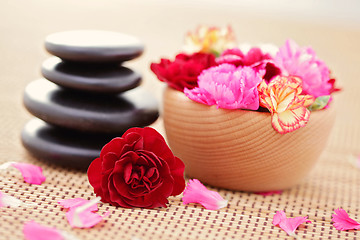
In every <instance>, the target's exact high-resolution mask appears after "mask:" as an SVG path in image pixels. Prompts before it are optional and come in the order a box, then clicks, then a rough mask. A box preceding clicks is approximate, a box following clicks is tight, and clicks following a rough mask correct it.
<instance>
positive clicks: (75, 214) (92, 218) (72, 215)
mask: <svg viewBox="0 0 360 240" xmlns="http://www.w3.org/2000/svg"><path fill="white" fill-rule="evenodd" d="M99 201H100V197H97V198H95V199H93V200H91V201H89V202H87V203H85V204H84V205H81V206H78V207H72V208H70V210H69V211H68V212H67V213H66V218H67V219H68V222H69V223H70V225H71V227H73V228H91V227H93V226H95V225H96V224H98V223H99V222H100V221H102V220H103V218H104V217H106V216H108V215H109V214H110V212H106V213H105V214H104V215H103V216H100V215H99V214H97V213H94V212H92V211H91V209H92V208H93V205H94V204H97V203H98V202H99Z"/></svg>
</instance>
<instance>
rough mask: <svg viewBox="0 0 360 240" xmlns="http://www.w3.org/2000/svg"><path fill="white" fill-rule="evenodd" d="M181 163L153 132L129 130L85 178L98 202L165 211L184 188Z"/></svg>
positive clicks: (105, 150) (107, 148)
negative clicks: (171, 199)
mask: <svg viewBox="0 0 360 240" xmlns="http://www.w3.org/2000/svg"><path fill="white" fill-rule="evenodd" d="M184 168H185V166H184V163H183V162H182V161H181V160H180V159H179V158H177V157H175V156H174V155H173V153H172V152H171V150H170V148H169V147H168V146H167V144H166V142H165V140H164V138H163V137H162V136H161V135H160V134H159V133H158V132H157V131H156V130H155V129H153V128H149V127H146V128H131V129H129V130H127V131H126V132H125V133H124V135H123V136H122V137H118V138H114V139H113V140H111V141H110V142H109V143H107V144H106V145H105V146H104V147H103V149H102V150H101V153H100V157H99V158H97V159H95V160H94V161H93V162H92V163H91V164H90V166H89V169H88V178H89V182H90V184H91V185H92V186H93V188H94V192H95V194H96V195H97V196H101V201H102V202H107V203H110V204H112V205H115V206H121V207H127V208H131V207H144V208H156V207H166V204H167V203H168V200H167V198H168V197H169V196H170V195H171V196H176V195H178V194H180V193H182V192H183V190H184V188H185V180H184Z"/></svg>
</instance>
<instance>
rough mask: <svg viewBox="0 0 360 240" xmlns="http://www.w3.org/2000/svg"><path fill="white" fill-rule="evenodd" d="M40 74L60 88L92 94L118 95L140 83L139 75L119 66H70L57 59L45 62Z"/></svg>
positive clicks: (70, 64)
mask: <svg viewBox="0 0 360 240" xmlns="http://www.w3.org/2000/svg"><path fill="white" fill-rule="evenodd" d="M41 73H42V75H43V76H44V77H45V78H46V79H48V80H50V81H52V82H53V83H56V84H57V85H60V86H62V87H66V88H71V89H77V90H81V91H89V92H92V93H120V92H124V91H127V90H130V89H132V88H135V87H137V86H139V84H140V83H141V75H140V74H139V73H137V72H134V71H133V70H130V69H129V68H126V67H123V66H120V65H110V66H108V65H88V64H85V65H83V64H72V63H69V62H64V61H61V59H60V58H58V57H51V58H49V59H47V60H45V61H44V62H43V64H42V67H41Z"/></svg>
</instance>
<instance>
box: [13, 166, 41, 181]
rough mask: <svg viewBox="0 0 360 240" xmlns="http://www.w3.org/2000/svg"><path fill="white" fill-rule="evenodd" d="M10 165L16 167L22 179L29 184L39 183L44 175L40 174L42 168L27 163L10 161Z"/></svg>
mask: <svg viewBox="0 0 360 240" xmlns="http://www.w3.org/2000/svg"><path fill="white" fill-rule="evenodd" d="M11 166H13V167H15V168H17V169H18V170H19V171H20V172H21V174H22V176H23V178H24V181H25V182H27V183H30V184H36V185H41V184H42V183H43V182H44V181H45V179H46V177H45V176H44V175H43V174H42V168H41V167H39V166H36V165H33V164H29V163H17V162H15V163H12V164H11Z"/></svg>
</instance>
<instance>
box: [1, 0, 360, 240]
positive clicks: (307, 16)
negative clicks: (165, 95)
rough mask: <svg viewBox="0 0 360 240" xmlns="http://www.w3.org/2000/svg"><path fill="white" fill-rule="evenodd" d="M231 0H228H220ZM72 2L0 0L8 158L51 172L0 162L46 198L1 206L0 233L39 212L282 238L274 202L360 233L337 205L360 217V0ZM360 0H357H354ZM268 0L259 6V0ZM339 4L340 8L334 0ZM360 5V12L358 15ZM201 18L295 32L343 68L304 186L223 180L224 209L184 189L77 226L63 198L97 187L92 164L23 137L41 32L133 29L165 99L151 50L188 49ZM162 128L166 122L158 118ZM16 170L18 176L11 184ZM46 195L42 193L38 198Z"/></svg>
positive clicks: (114, 229) (150, 230) (255, 32)
mask: <svg viewBox="0 0 360 240" xmlns="http://www.w3.org/2000/svg"><path fill="white" fill-rule="evenodd" d="M221 2H222V3H221ZM221 2H220V1H214V0H212V1H130V0H128V1H115V0H113V1H111V0H106V1H95V0H89V1H73V0H72V1H70V0H63V1H61V0H54V1H50V0H26V1H21V0H12V1H8V0H2V1H1V2H0V34H1V35H0V54H1V57H0V110H1V115H0V126H1V127H0V138H1V139H0V140H1V144H0V153H1V158H0V163H2V162H5V161H25V162H32V163H35V164H38V165H41V166H42V167H43V168H44V173H45V174H46V175H47V177H48V179H47V181H46V184H44V185H41V186H29V185H27V184H26V183H23V182H22V181H21V180H20V177H19V174H18V173H17V172H16V171H14V170H6V171H2V172H1V178H0V190H1V191H3V192H6V193H8V194H10V195H12V196H15V197H18V198H20V199H22V200H24V201H33V202H37V203H38V204H39V205H38V206H36V207H35V208H21V209H15V210H13V209H8V208H6V209H0V219H1V221H2V223H1V224H0V232H1V234H0V239H21V238H22V234H21V228H22V224H23V223H24V222H25V221H27V220H29V219H34V220H37V221H38V222H39V223H42V224H45V225H51V226H57V227H58V228H59V229H62V230H67V231H71V232H72V233H73V234H74V235H76V236H78V237H79V238H80V239H109V238H116V239H120V237H121V238H123V239H130V238H131V236H137V237H139V238H141V239H177V238H178V239H213V238H214V239H232V238H234V239H247V238H253V239H258V238H259V237H262V238H268V239H273V238H284V237H285V236H286V234H285V233H284V232H282V231H280V230H279V229H278V228H274V227H273V226H272V224H271V220H272V216H273V214H274V213H275V212H276V211H277V210H281V209H285V210H286V212H287V213H289V214H291V215H293V216H299V215H309V218H310V219H311V220H313V224H312V225H309V226H308V227H307V228H305V229H301V230H299V231H298V232H299V235H300V236H301V237H305V238H307V239H312V238H316V239H318V238H321V237H323V238H328V237H329V236H332V237H333V238H337V237H338V238H342V239H344V238H346V237H348V238H351V239H354V238H356V237H358V236H359V234H358V233H357V232H352V231H350V232H338V231H337V230H336V229H334V228H333V227H332V225H331V223H330V222H331V214H332V213H333V209H334V208H338V207H343V208H345V209H346V210H348V211H349V212H350V215H351V216H352V217H353V218H355V219H358V220H360V213H359V205H360V202H359V201H360V200H359V199H360V192H359V181H360V177H359V176H360V171H359V170H357V169H355V168H353V167H352V166H351V165H350V164H349V163H348V160H347V159H348V157H349V156H350V155H352V154H355V155H358V154H359V153H360V128H359V122H360V106H359V103H360V101H359V92H360V81H359V79H360V60H359V59H360V58H359V54H360V44H359V42H360V24H359V22H360V21H359V20H358V18H357V17H356V15H357V14H356V13H357V11H359V8H358V4H357V3H356V2H355V1H349V3H348V5H347V6H346V7H344V6H343V5H342V4H341V3H340V2H342V1H330V2H329V4H335V5H334V6H328V7H326V5H327V4H324V3H321V4H319V2H320V1H317V5H312V4H315V3H311V2H310V1H305V2H304V4H300V5H299V4H298V3H296V4H295V3H294V4H293V5H292V4H284V2H285V1H275V2H276V3H279V4H280V3H282V5H281V4H280V5H269V4H268V3H266V4H265V3H264V2H265V1H260V2H258V5H257V4H256V3H249V1H240V2H233V1H221ZM351 3H352V4H355V5H349V4H351ZM259 4H260V5H259ZM337 6H339V7H337ZM358 15H359V14H358ZM198 24H213V25H217V26H225V25H227V24H231V25H232V27H233V29H234V31H235V33H236V35H237V39H238V41H239V42H249V43H258V42H273V43H275V44H277V45H281V44H283V43H284V41H285V39H287V38H293V39H295V40H296V41H297V42H298V43H299V44H300V45H312V46H313V48H314V49H315V50H316V52H317V53H318V55H319V57H321V58H322V59H324V60H325V61H326V63H327V64H328V66H329V67H330V68H331V70H332V72H333V75H334V77H336V78H337V80H338V83H339V85H341V86H342V87H343V89H344V90H343V91H342V92H341V93H340V94H338V95H337V97H336V99H335V105H336V108H337V120H336V124H335V126H334V129H333V132H332V135H331V139H330V141H329V144H328V147H327V150H326V152H325V153H324V154H323V156H322V158H321V159H320V161H319V164H318V165H317V167H316V168H315V169H314V171H313V172H312V173H311V174H310V175H309V176H308V178H307V179H306V180H305V181H304V183H303V184H302V185H299V186H297V187H295V188H293V189H291V190H287V191H285V192H284V193H283V194H282V195H275V196H270V197H262V196H258V195H255V194H251V193H242V192H230V191H225V190H219V191H220V193H221V194H222V195H224V196H225V197H226V198H227V199H229V201H230V202H229V207H228V208H226V209H223V210H220V211H218V212H216V211H207V210H204V209H202V208H201V207H200V206H199V205H189V206H187V207H184V206H183V205H182V204H181V200H180V199H181V198H180V197H175V198H172V199H171V201H170V203H171V205H170V206H169V208H167V209H160V210H141V209H131V210H129V209H121V208H118V209H116V208H114V207H111V206H109V205H108V204H104V205H103V206H102V207H101V208H100V211H101V212H103V211H105V210H110V212H111V215H110V217H109V218H108V220H107V221H106V222H104V223H102V224H100V225H98V226H96V227H95V228H94V229H90V230H72V229H71V228H70V227H69V226H68V224H67V222H66V220H65V218H64V212H62V211H61V210H60V208H59V207H58V206H57V203H56V201H57V199H61V198H71V197H84V198H90V197H92V190H91V188H90V187H89V186H88V184H87V178H86V175H84V174H82V173H78V172H74V171H66V170H65V169H61V168H58V167H55V166H49V165H47V164H44V163H42V162H39V161H37V160H36V159H34V158H32V157H31V156H29V155H28V153H27V152H26V151H25V150H24V149H23V147H22V146H21V143H20V138H19V135H20V131H21V129H22V126H23V125H24V123H25V122H26V121H27V120H28V119H30V118H31V116H30V115H29V114H28V113H27V112H26V110H25V109H24V107H23V106H22V93H23V90H24V88H25V86H26V84H27V83H29V82H30V81H32V80H34V79H36V78H39V77H40V70H39V68H40V65H41V62H42V61H43V60H45V59H46V58H47V57H48V56H49V55H48V54H47V53H46V52H45V51H44V49H43V40H44V38H45V37H46V36H47V35H48V34H50V33H53V32H58V31H63V30H74V29H100V30H113V31H120V32H125V33H129V34H133V35H135V36H138V37H139V38H140V39H142V40H143V41H144V43H145V45H146V51H145V53H144V55H143V56H142V57H141V58H139V59H137V60H134V61H132V62H129V63H128V66H130V67H133V68H136V69H137V70H140V71H141V72H142V73H143V75H144V83H143V84H144V85H145V86H146V87H147V88H148V89H149V90H150V91H152V92H153V93H154V95H155V96H156V97H157V98H158V99H159V101H161V92H162V88H163V84H162V83H160V82H158V81H157V80H156V79H155V77H154V75H153V74H152V73H151V72H150V70H149V64H150V63H151V62H152V61H158V60H159V58H160V57H169V58H173V56H174V55H175V54H176V52H178V51H179V50H180V48H181V45H182V41H183V36H184V34H185V33H186V32H187V31H188V30H193V29H195V27H196V26H197V25H198ZM155 127H156V128H157V129H159V130H160V131H161V132H163V130H162V125H161V121H158V122H157V123H156V124H155ZM14 179H17V180H18V182H15V183H14ZM39 202H40V203H39Z"/></svg>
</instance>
